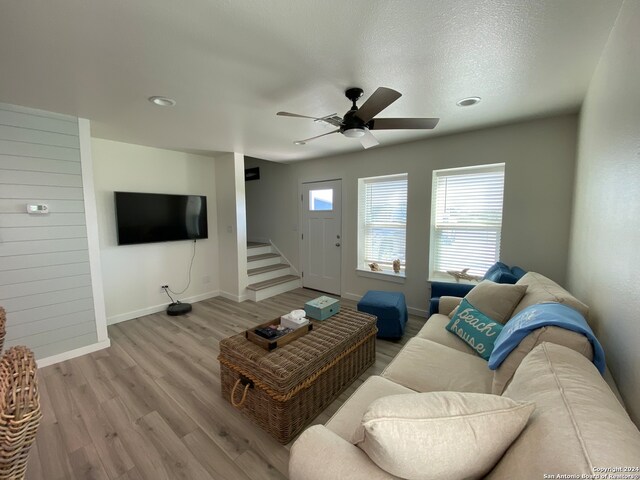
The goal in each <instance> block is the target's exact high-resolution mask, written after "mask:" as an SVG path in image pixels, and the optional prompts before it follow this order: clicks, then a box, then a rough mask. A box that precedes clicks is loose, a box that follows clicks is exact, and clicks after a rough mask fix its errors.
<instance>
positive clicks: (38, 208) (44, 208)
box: [27, 203, 49, 214]
mask: <svg viewBox="0 0 640 480" xmlns="http://www.w3.org/2000/svg"><path fill="white" fill-rule="evenodd" d="M27 213H39V214H43V213H49V205H44V204H40V205H35V204H29V203H28V204H27Z"/></svg>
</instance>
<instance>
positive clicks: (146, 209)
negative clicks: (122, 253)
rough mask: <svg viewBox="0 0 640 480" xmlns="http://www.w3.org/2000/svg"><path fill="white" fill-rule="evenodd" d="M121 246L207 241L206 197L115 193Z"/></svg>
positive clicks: (119, 243)
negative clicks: (174, 241)
mask: <svg viewBox="0 0 640 480" xmlns="http://www.w3.org/2000/svg"><path fill="white" fill-rule="evenodd" d="M115 202H116V225H117V227H118V245H132V244H137V243H153V242H170V241H173V240H195V239H199V238H207V235H208V231H207V197H205V196H199V195H168V194H163V193H132V192H115Z"/></svg>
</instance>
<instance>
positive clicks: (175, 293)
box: [163, 240, 196, 303]
mask: <svg viewBox="0 0 640 480" xmlns="http://www.w3.org/2000/svg"><path fill="white" fill-rule="evenodd" d="M194 258H196V240H194V241H193V253H192V254H191V262H190V263H189V275H188V277H189V278H188V281H187V286H186V287H184V288H183V289H182V291H180V292H174V291H173V290H171V289H170V288H169V287H168V286H167V288H164V287H163V288H164V291H165V292H166V294H167V295H169V292H171V293H173V294H174V295H182V294H183V293H184V292H186V291H187V289H188V288H189V286H190V285H191V269H192V268H193V259H194ZM169 298H171V295H169ZM171 301H172V302H173V298H171ZM174 303H176V302H174ZM177 303H180V302H179V301H178V302H177Z"/></svg>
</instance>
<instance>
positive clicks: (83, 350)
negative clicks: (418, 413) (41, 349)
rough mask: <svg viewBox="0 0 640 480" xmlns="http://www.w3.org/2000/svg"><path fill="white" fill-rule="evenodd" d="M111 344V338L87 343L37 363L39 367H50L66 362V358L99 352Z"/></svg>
mask: <svg viewBox="0 0 640 480" xmlns="http://www.w3.org/2000/svg"><path fill="white" fill-rule="evenodd" d="M110 346H111V340H109V339H108V338H107V339H106V340H103V341H102V342H98V343H92V344H91V345H87V346H86V347H80V348H76V349H75V350H69V351H68V352H63V353H59V354H57V355H51V356H50V357H46V358H41V359H40V360H37V361H36V363H37V364H38V368H43V367H48V366H49V365H54V364H56V363H60V362H64V361H65V360H70V359H72V358H76V357H81V356H82V355H86V354H88V353H92V352H97V351H98V350H102V349H103V348H109V347H110Z"/></svg>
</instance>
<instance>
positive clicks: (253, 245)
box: [247, 242, 271, 249]
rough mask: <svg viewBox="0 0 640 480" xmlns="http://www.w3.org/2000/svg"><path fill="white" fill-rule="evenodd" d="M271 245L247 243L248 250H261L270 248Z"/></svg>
mask: <svg viewBox="0 0 640 480" xmlns="http://www.w3.org/2000/svg"><path fill="white" fill-rule="evenodd" d="M270 246H271V245H270V244H269V243H261V242H247V248H248V249H249V248H260V247H270Z"/></svg>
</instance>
